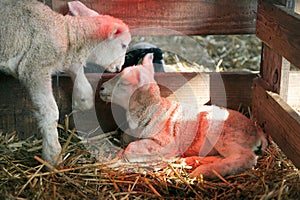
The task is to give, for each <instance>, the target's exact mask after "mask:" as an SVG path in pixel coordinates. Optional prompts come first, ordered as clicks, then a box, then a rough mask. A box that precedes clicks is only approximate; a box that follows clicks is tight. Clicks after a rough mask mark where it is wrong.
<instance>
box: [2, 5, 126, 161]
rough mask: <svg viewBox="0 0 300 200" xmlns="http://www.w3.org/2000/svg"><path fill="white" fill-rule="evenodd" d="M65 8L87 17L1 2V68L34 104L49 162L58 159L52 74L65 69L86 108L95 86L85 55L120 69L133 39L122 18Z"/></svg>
mask: <svg viewBox="0 0 300 200" xmlns="http://www.w3.org/2000/svg"><path fill="white" fill-rule="evenodd" d="M69 7H70V9H71V10H72V11H73V12H77V11H78V12H77V13H81V11H82V12H84V13H86V14H85V15H86V16H77V17H74V16H63V15H61V14H58V13H56V12H54V11H52V10H51V9H50V8H49V7H47V6H45V5H44V4H42V3H40V2H38V1H34V0H1V1H0V70H2V71H4V72H6V73H8V74H11V75H13V76H14V77H16V78H17V79H19V80H20V82H21V83H23V84H24V85H25V86H26V88H27V90H28V92H29V94H30V96H31V99H32V102H33V104H34V105H35V106H36V108H37V109H36V111H35V114H36V117H37V119H38V125H39V127H40V130H41V133H42V136H43V153H42V154H43V158H44V159H45V160H46V161H49V162H50V163H51V164H54V163H56V161H58V162H59V161H60V159H61V158H60V157H58V155H59V154H60V151H61V146H60V144H59V141H58V132H57V121H58V116H59V111H58V108H57V105H56V102H55V99H54V97H53V93H52V84H51V74H52V73H54V72H56V71H65V72H67V73H69V74H70V76H71V77H72V79H73V81H74V94H73V106H74V109H79V110H85V109H90V108H91V107H92V106H93V99H94V98H93V90H92V87H91V85H90V83H89V82H88V80H87V79H86V77H85V75H84V73H83V65H84V63H85V62H86V60H87V58H88V56H89V55H92V57H93V58H92V59H93V61H95V62H96V64H98V65H101V66H103V67H105V68H106V69H107V70H110V71H118V70H119V69H120V68H121V66H122V65H123V63H124V59H125V53H126V48H127V46H128V44H129V42H130V40H131V36H130V33H129V30H128V27H127V25H126V24H124V23H123V22H122V21H121V20H119V19H116V18H113V17H111V16H106V15H99V14H98V13H96V12H95V11H93V10H90V9H88V8H87V7H85V6H84V5H83V4H81V3H80V2H71V3H69Z"/></svg>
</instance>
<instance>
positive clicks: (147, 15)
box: [52, 0, 257, 35]
mask: <svg viewBox="0 0 300 200" xmlns="http://www.w3.org/2000/svg"><path fill="white" fill-rule="evenodd" d="M67 1H69V0H53V1H52V7H53V9H54V10H56V11H58V12H60V13H67V6H66V3H67ZM82 2H83V3H85V4H86V5H87V6H88V7H90V8H93V9H94V10H96V11H98V12H99V13H101V14H108V15H112V16H115V17H118V18H120V19H122V20H124V22H126V23H127V24H128V25H129V27H130V29H131V31H132V33H133V35H178V34H180V35H182V34H184V35H203V34H205V35H206V34H243V33H254V32H255V20H256V10H257V1H256V0H244V1H236V0H227V1H206V0H185V1H176V0H156V1H148V0H139V1H137V0H127V1H123V0H113V1H98V0H82Z"/></svg>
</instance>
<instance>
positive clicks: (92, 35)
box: [66, 16, 105, 54]
mask: <svg viewBox="0 0 300 200" xmlns="http://www.w3.org/2000/svg"><path fill="white" fill-rule="evenodd" d="M66 18H67V20H66V24H67V34H68V49H69V50H70V51H71V52H80V54H87V53H88V52H89V51H90V50H91V49H93V48H94V47H95V46H96V45H97V44H99V43H100V41H103V40H104V38H105V36H102V35H100V34H99V33H98V30H99V29H101V28H99V24H100V23H99V19H98V18H97V17H95V18H94V20H92V19H91V18H90V17H89V18H88V17H72V16H66Z"/></svg>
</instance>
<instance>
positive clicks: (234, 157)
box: [190, 148, 256, 178]
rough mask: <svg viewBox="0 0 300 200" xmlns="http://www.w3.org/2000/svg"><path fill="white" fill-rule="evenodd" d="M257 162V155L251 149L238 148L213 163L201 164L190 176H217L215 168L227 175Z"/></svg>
mask: <svg viewBox="0 0 300 200" xmlns="http://www.w3.org/2000/svg"><path fill="white" fill-rule="evenodd" d="M255 164H256V156H255V154H254V152H253V151H251V149H246V148H244V149H237V150H236V153H233V154H230V155H228V156H227V157H225V158H223V159H216V161H215V162H213V163H210V164H204V165H200V166H199V167H197V168H196V169H195V170H194V171H193V172H192V173H191V174H190V176H191V177H197V176H199V175H200V174H202V175H203V176H204V177H205V178H216V175H215V174H214V173H213V171H212V170H215V171H216V172H218V173H219V174H220V175H221V176H226V175H231V174H237V173H241V172H243V171H245V170H247V169H250V168H251V167H253V166H254V165H255Z"/></svg>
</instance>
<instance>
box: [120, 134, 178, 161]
mask: <svg viewBox="0 0 300 200" xmlns="http://www.w3.org/2000/svg"><path fill="white" fill-rule="evenodd" d="M121 154H122V155H120V154H119V156H120V157H123V158H126V159H127V160H128V161H130V162H148V161H161V160H163V159H170V158H173V157H175V156H177V155H178V152H177V151H176V149H172V148H168V147H165V146H161V145H160V144H159V143H158V142H157V141H155V140H153V139H141V140H138V141H135V142H131V143H130V144H129V145H128V146H127V147H126V149H125V151H122V152H121Z"/></svg>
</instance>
